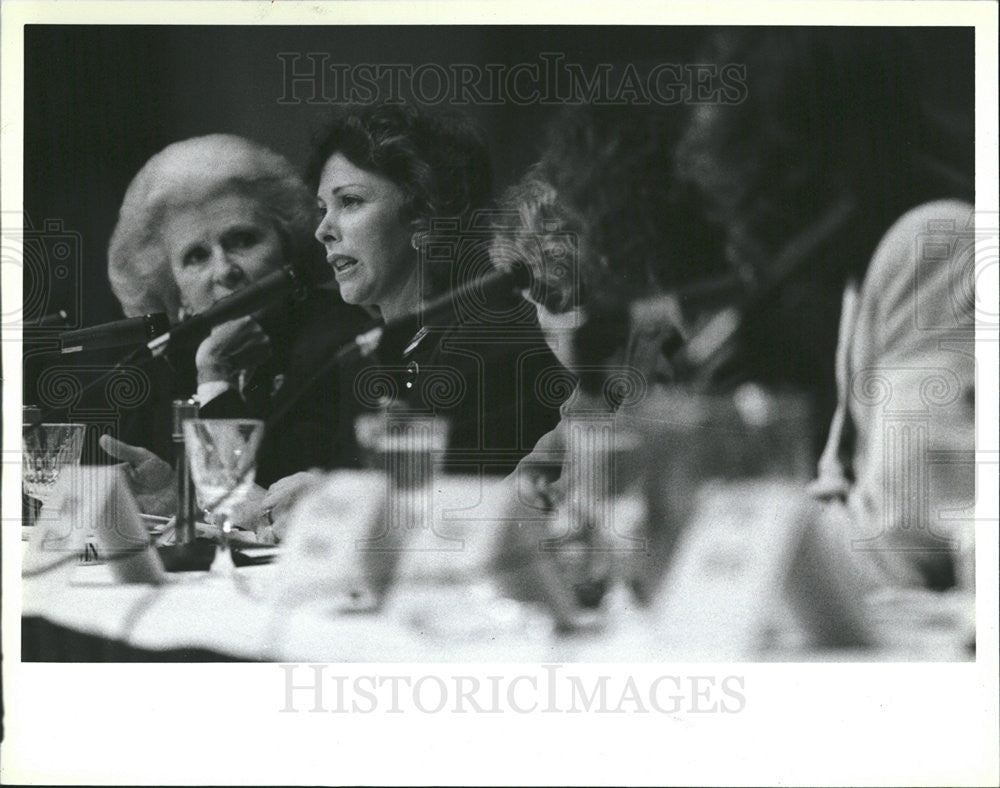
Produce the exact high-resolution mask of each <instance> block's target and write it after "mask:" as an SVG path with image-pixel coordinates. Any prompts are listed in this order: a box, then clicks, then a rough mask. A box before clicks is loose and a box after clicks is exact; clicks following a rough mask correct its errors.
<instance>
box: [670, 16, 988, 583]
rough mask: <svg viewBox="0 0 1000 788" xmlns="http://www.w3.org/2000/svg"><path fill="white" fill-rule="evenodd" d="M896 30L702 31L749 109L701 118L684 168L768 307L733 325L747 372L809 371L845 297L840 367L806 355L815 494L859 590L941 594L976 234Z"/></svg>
mask: <svg viewBox="0 0 1000 788" xmlns="http://www.w3.org/2000/svg"><path fill="white" fill-rule="evenodd" d="M898 35H899V34H898V31H891V30H863V29H846V28H844V29H824V30H813V29H810V30H792V29H787V30H786V29H775V30H740V31H736V32H726V33H721V34H719V35H717V36H716V37H715V39H714V40H713V51H712V54H711V57H712V58H714V59H715V60H716V61H717V62H720V63H741V64H746V66H747V69H748V79H749V82H748V90H747V99H746V101H744V102H743V103H741V104H738V105H721V104H717V105H711V106H708V105H706V106H702V107H699V108H697V110H696V112H695V113H694V114H693V116H692V120H691V123H690V126H689V128H688V129H687V131H686V134H685V137H684V139H683V141H682V144H681V146H680V151H679V166H680V169H681V172H682V174H683V175H684V177H685V178H687V179H688V180H690V181H691V182H692V183H694V184H695V185H696V186H697V187H698V189H699V190H700V192H701V194H702V195H703V197H704V199H705V201H706V203H707V205H708V207H709V210H710V212H711V214H712V215H713V216H714V217H715V218H716V219H717V220H718V221H719V223H720V224H721V226H722V228H723V230H724V232H725V235H726V240H727V253H728V254H727V256H728V259H729V262H730V263H731V264H732V265H733V266H734V268H735V270H736V271H738V272H739V274H740V276H741V277H743V278H744V280H745V281H747V282H748V283H749V284H750V286H752V287H756V288H757V290H758V292H761V293H764V294H766V296H765V297H762V298H761V299H760V300H759V301H758V303H757V305H756V308H755V309H754V310H753V311H751V312H750V313H748V315H747V317H746V319H745V323H744V339H745V340H746V341H748V342H749V343H750V344H751V345H752V346H753V347H754V348H755V349H756V356H753V357H752V359H755V360H756V361H757V362H763V363H764V364H765V365H768V366H774V367H776V368H777V367H780V366H781V365H783V364H786V363H787V364H791V365H793V366H795V365H798V364H800V363H802V362H803V359H808V355H809V354H808V353H807V350H808V347H807V346H803V345H802V344H801V343H802V341H803V339H806V340H807V339H808V336H809V334H810V329H809V326H811V325H813V324H814V321H815V319H816V317H817V316H818V315H821V314H824V313H829V311H830V310H829V308H828V303H826V302H824V301H822V300H818V301H817V300H813V301H810V299H809V294H810V293H817V294H819V291H818V290H817V285H819V284H821V285H822V289H823V291H824V292H826V291H828V290H829V288H830V286H836V287H837V288H838V289H840V290H841V292H842V301H841V304H842V306H841V312H840V322H839V335H838V340H837V348H836V353H835V357H834V356H833V355H831V354H830V353H829V352H827V351H826V350H824V349H822V348H820V350H821V351H822V352H821V353H819V354H815V353H814V354H813V356H814V362H813V363H815V362H819V363H821V364H822V365H824V366H825V367H827V368H828V369H829V370H830V372H833V371H834V370H835V372H836V386H835V390H836V393H837V407H836V414H835V416H834V418H833V423H832V426H831V429H830V431H829V437H828V441H827V444H826V449H825V450H824V452H823V456H822V459H821V461H820V463H819V478H818V479H817V481H816V483H815V484H814V486H813V490H814V492H815V494H816V495H817V496H819V497H820V498H821V499H823V500H827V501H830V502H831V504H832V505H834V506H835V507H836V509H835V510H834V511H833V512H832V514H834V515H837V517H835V518H834V521H836V522H839V523H843V524H845V527H844V533H843V536H844V538H845V542H846V546H847V548H848V549H849V550H851V551H852V553H853V555H854V556H855V557H856V559H857V564H858V568H859V569H860V570H861V572H862V574H863V575H864V576H866V578H867V579H868V580H869V581H870V582H873V583H876V584H878V583H892V584H925V585H928V586H931V587H935V588H943V587H948V586H950V585H952V584H953V583H954V582H955V580H956V567H955V565H954V562H953V560H952V559H953V557H954V555H955V553H956V550H958V549H959V548H960V547H962V541H963V539H964V540H967V539H968V538H970V537H971V516H970V514H969V511H968V510H969V507H971V506H972V504H973V503H974V483H975V480H974V464H973V451H974V446H975V443H974V407H973V406H974V393H973V392H974V374H975V359H974V322H973V321H974V319H973V314H974V312H973V309H974V294H973V275H974V259H973V241H974V236H975V227H974V221H973V208H972V205H971V204H970V203H969V202H968V201H967V200H969V199H970V198H971V178H969V177H967V173H965V172H964V171H963V170H964V169H966V167H965V165H964V164H963V163H962V162H959V163H958V164H957V165H955V164H953V163H951V161H950V160H951V159H960V158H961V157H960V156H959V155H958V154H957V151H958V150H959V149H960V148H959V146H958V145H953V146H948V145H947V144H942V140H943V139H945V137H944V135H943V132H942V131H941V130H938V129H935V128H933V126H932V124H931V123H930V121H929V119H928V116H927V115H926V114H925V112H924V111H923V109H924V108H922V107H921V106H920V101H919V99H920V84H919V76H918V74H919V72H918V71H917V69H916V68H915V67H914V64H913V63H912V62H911V61H910V60H909V58H908V57H907V51H906V46H905V42H904V41H902V40H900V38H899V37H898ZM826 319H829V318H826ZM783 321H784V322H783ZM789 321H790V322H789ZM793 325H794V326H795V328H791V326H793ZM781 326H785V327H784V328H781ZM775 327H778V328H775ZM748 337H749V339H747V338H748ZM814 350H815V348H814ZM838 512H839V515H838ZM838 518H839V519H838ZM968 547H969V545H968V543H967V542H966V544H965V545H964V549H968Z"/></svg>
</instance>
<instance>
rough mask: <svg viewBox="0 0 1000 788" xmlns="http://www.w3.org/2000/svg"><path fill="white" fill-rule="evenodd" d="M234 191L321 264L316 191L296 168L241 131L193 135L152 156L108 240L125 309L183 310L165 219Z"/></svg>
mask: <svg viewBox="0 0 1000 788" xmlns="http://www.w3.org/2000/svg"><path fill="white" fill-rule="evenodd" d="M228 194H239V195H241V196H244V197H247V198H249V199H251V200H252V201H253V202H254V203H255V205H256V206H257V209H258V210H259V212H260V214H261V216H262V217H263V218H264V219H265V220H266V221H269V222H271V223H273V225H274V227H275V228H276V230H277V231H278V234H279V236H280V238H281V241H282V245H283V247H284V252H285V254H286V256H287V257H288V259H289V260H290V261H292V262H294V263H295V264H297V265H299V266H302V267H305V268H306V270H307V271H308V272H313V271H315V272H319V271H321V270H322V260H321V256H320V254H319V247H318V246H317V245H316V242H315V239H314V238H313V229H314V223H315V222H314V217H315V198H314V197H313V195H312V194H310V192H309V190H308V189H307V188H306V186H305V184H304V183H303V181H302V179H301V177H300V176H299V174H298V172H297V171H296V170H295V168H294V167H293V166H292V165H291V164H290V163H289V162H288V161H287V160H286V159H285V158H284V157H283V156H280V155H279V154H277V153H275V152H273V151H271V150H269V149H268V148H265V147H264V146H262V145H259V144H257V143H255V142H252V141H251V140H248V139H245V138H243V137H237V136H233V135H228V134H211V135H208V136H204V137H193V138H191V139H187V140H183V141H182V142H176V143H174V144H172V145H169V146H167V147H166V148H164V149H163V150H162V151H160V152H159V153H157V154H156V155H155V156H153V157H152V158H151V159H149V161H147V162H146V164H145V165H144V166H143V167H142V169H141V170H139V172H138V174H137V175H136V176H135V177H134V178H133V179H132V182H131V183H130V184H129V187H128V189H127V190H126V192H125V199H124V200H123V202H122V206H121V209H120V211H119V214H118V223H117V225H116V226H115V229H114V232H113V233H112V236H111V243H110V245H109V248H108V278H109V279H110V281H111V289H112V290H113V291H114V294H115V296H116V297H117V298H118V301H119V302H120V303H121V305H122V310H123V311H124V313H125V314H126V315H127V316H135V315H142V314H146V313H150V312H165V313H166V314H167V316H168V317H169V318H170V319H171V320H173V319H175V318H176V317H177V315H178V312H179V310H180V305H181V303H180V301H181V299H180V293H179V291H178V289H177V283H176V282H175V281H174V277H173V275H172V273H171V269H170V261H169V258H168V254H167V250H166V247H165V246H164V239H163V238H162V236H161V228H162V227H163V225H164V221H163V220H164V218H165V217H166V216H168V215H169V214H170V213H171V212H173V211H177V210H181V209H184V208H187V207H190V206H199V205H204V204H206V203H208V202H210V201H211V200H213V199H216V198H218V197H220V196H223V195H228Z"/></svg>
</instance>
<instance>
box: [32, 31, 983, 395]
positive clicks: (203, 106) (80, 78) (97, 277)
mask: <svg viewBox="0 0 1000 788" xmlns="http://www.w3.org/2000/svg"><path fill="white" fill-rule="evenodd" d="M705 32H706V30H705V29H703V28H685V27H670V28H665V27H516V26H507V27H447V26H420V27H384V26H379V27H246V26H231V27H179V26H142V27H132V26H68V25H67V26H40V25H32V26H28V27H27V28H26V30H25V84H24V103H25V129H24V131H25V134H24V140H25V143H24V211H25V216H26V238H30V240H31V241H32V242H33V243H30V244H27V245H26V250H25V267H24V270H25V283H24V293H25V348H24V352H25V380H24V385H25V402H31V401H33V400H36V397H35V387H36V379H37V375H38V371H39V370H40V369H41V368H43V367H44V366H45V364H48V363H51V356H48V355H47V353H48V351H50V350H51V349H52V348H53V347H54V343H55V334H54V332H53V330H43V329H37V328H35V329H33V328H32V327H31V326H32V322H33V320H37V318H38V317H39V316H41V315H43V314H46V313H50V312H53V311H55V310H57V309H60V308H62V309H66V310H67V312H68V313H69V324H70V325H71V326H73V327H77V326H84V325H92V324H96V323H101V322H106V321H109V320H113V319H116V318H118V317H120V316H121V312H120V310H119V307H118V304H117V302H116V300H115V299H114V297H113V295H112V294H111V291H110V288H109V287H108V284H107V274H106V250H107V244H108V239H109V237H110V234H111V230H112V228H113V227H114V224H115V221H116V217H117V211H118V206H119V204H120V202H121V199H122V196H123V194H124V191H125V188H126V186H127V185H128V183H129V181H130V180H131V178H132V177H133V175H134V174H135V173H136V172H137V171H138V169H139V168H140V167H141V166H142V165H143V163H144V162H145V161H146V160H147V159H148V158H149V157H150V156H151V155H153V154H154V153H156V152H157V151H159V150H160V149H162V148H163V147H164V146H166V145H167V144H169V143H171V142H174V141H177V140H180V139H184V138H187V137H191V136H196V135H201V134H207V133H212V132H231V133H236V134H241V135H244V136H248V137H251V138H254V139H256V140H258V141H260V142H262V143H264V144H265V145H268V146H270V147H272V148H273V149H275V150H277V151H279V152H281V153H284V154H285V155H287V156H288V157H289V158H290V159H291V160H292V161H293V162H295V163H297V164H300V165H301V164H303V163H304V162H305V159H306V157H307V154H308V150H309V143H310V139H311V137H312V136H313V135H314V134H315V132H316V130H317V128H318V127H319V126H320V125H321V123H322V121H323V119H324V117H325V116H326V114H327V112H328V108H327V107H325V106H322V105H315V104H309V103H306V102H304V101H303V102H302V103H298V104H283V103H279V99H280V98H281V97H282V95H283V93H284V91H285V84H284V66H283V63H282V61H281V60H280V59H279V57H278V53H282V52H291V53H299V54H301V55H305V54H306V53H311V52H317V53H320V52H321V53H329V60H328V63H348V64H356V63H373V64H375V63H411V64H414V65H419V64H422V63H428V62H435V63H440V64H445V65H447V64H449V63H478V64H486V63H496V64H505V65H507V66H510V65H513V64H515V63H519V62H528V63H538V62H539V54H540V53H543V52H558V53H562V54H564V55H565V60H566V61H567V62H572V63H579V64H581V65H582V66H583V67H584V68H585V69H586V70H587V71H588V73H589V71H590V70H591V69H592V68H593V66H594V65H596V64H597V63H614V64H619V65H620V64H624V63H629V62H631V63H635V64H636V65H637V66H638V69H639V73H640V74H643V73H645V71H646V70H648V68H649V67H651V66H652V65H654V64H657V63H691V62H697V58H696V53H697V50H698V48H699V45H700V41H701V40H702V38H703V37H704V34H705ZM908 34H909V35H911V36H912V37H913V39H914V46H915V49H916V50H917V52H919V53H920V54H921V57H922V58H923V66H922V71H921V73H920V74H917V75H914V76H915V78H916V79H919V80H920V81H921V82H922V83H923V84H924V86H925V89H924V95H925V97H926V100H927V104H928V106H929V107H930V108H932V109H933V110H934V111H935V113H936V114H937V115H939V116H940V118H941V120H942V123H943V125H945V126H946V127H947V128H948V129H949V134H951V135H952V136H953V137H954V139H955V146H956V150H958V151H959V153H960V155H962V154H963V153H964V152H967V150H971V146H972V141H973V131H972V130H973V112H972V107H973V90H974V84H973V82H974V80H973V54H974V47H973V34H972V31H971V30H969V29H958V28H935V29H927V28H924V29H921V28H915V29H911V30H910V31H908ZM300 63H301V64H302V65H304V64H305V61H300ZM463 109H465V110H466V111H468V112H470V113H471V114H472V115H474V116H475V117H476V118H477V119H478V120H479V122H480V123H481V124H482V125H483V127H484V128H485V130H486V132H487V135H488V138H489V141H490V144H491V147H492V151H493V157H494V165H495V168H496V181H497V186H498V188H502V187H504V186H506V185H508V184H509V183H511V182H512V181H514V180H515V179H516V178H517V177H518V176H519V175H520V174H521V173H522V172H523V170H524V169H525V167H526V166H528V165H529V164H530V163H531V162H532V161H533V160H534V158H535V157H536V154H537V151H538V149H539V145H540V143H541V137H540V135H541V130H542V128H543V127H544V124H545V121H546V119H547V118H548V117H549V116H550V115H551V114H552V113H553V112H555V111H557V108H556V107H553V106H540V105H538V104H533V105H518V104H514V103H504V104H501V105H499V106H471V107H464V108H463ZM963 149H964V150H963Z"/></svg>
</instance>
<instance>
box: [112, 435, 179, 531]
mask: <svg viewBox="0 0 1000 788" xmlns="http://www.w3.org/2000/svg"><path fill="white" fill-rule="evenodd" d="M100 446H101V448H102V449H104V451H106V452H107V453H108V454H110V455H111V456H112V457H114V458H115V459H116V460H120V461H121V462H123V463H125V464H126V476H127V477H128V481H129V487H130V489H131V490H132V494H133V495H134V496H135V499H136V502H137V503H138V504H139V509H140V510H141V511H142V512H143V513H145V514H157V515H162V516H165V517H166V516H170V515H172V514H174V513H175V512H176V511H177V478H176V476H175V475H174V469H173V468H172V467H171V465H170V463H168V462H167V461H166V460H162V459H160V458H159V457H157V456H156V455H155V454H153V452H151V451H149V450H148V449H144V448H142V447H141V446H131V445H129V444H128V443H123V442H122V441H120V440H117V439H115V438H112V437H111V436H110V435H102V436H101V439H100Z"/></svg>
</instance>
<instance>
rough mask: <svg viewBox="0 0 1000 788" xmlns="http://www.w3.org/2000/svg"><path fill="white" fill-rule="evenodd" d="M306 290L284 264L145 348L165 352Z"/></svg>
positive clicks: (177, 326) (222, 299) (157, 352)
mask: <svg viewBox="0 0 1000 788" xmlns="http://www.w3.org/2000/svg"><path fill="white" fill-rule="evenodd" d="M306 289H307V285H306V282H305V280H304V279H303V278H302V277H301V276H300V275H299V274H298V273H297V272H296V271H295V270H293V269H292V267H291V266H287V265H285V266H282V267H281V268H279V269H278V270H276V271H272V272H271V273H269V274H266V275H265V276H262V277H261V278H260V279H258V280H257V281H256V282H254V283H253V284H251V285H248V286H247V287H244V288H243V289H241V290H238V291H237V292H235V293H233V294H232V295H229V296H226V297H225V298H221V299H219V300H218V301H216V302H215V303H214V304H213V305H212V306H210V307H209V308H208V309H206V310H205V311H204V312H200V313H199V314H197V315H194V316H192V317H189V318H188V319H187V320H183V321H181V322H180V323H178V324H177V325H175V326H173V327H172V328H171V329H170V330H169V331H167V332H165V333H163V334H160V335H159V336H158V337H156V338H155V339H154V340H152V341H151V342H149V343H147V345H146V347H147V348H148V349H149V352H150V353H151V354H152V355H153V356H159V355H162V354H163V352H164V351H165V350H166V349H167V347H168V346H169V345H170V343H171V342H175V343H176V342H179V341H188V340H192V339H198V338H203V337H205V336H208V334H209V333H210V332H211V331H212V329H213V328H215V327H216V326H219V325H222V324H223V323H228V322H229V321H230V320H235V319H237V318H240V317H244V316H246V315H250V314H253V313H254V312H257V311H259V310H261V309H264V308H265V307H268V306H271V305H272V304H274V303H275V302H276V301H279V300H280V299H282V298H284V297H286V296H288V295H294V296H296V297H301V296H303V295H305V292H306Z"/></svg>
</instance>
